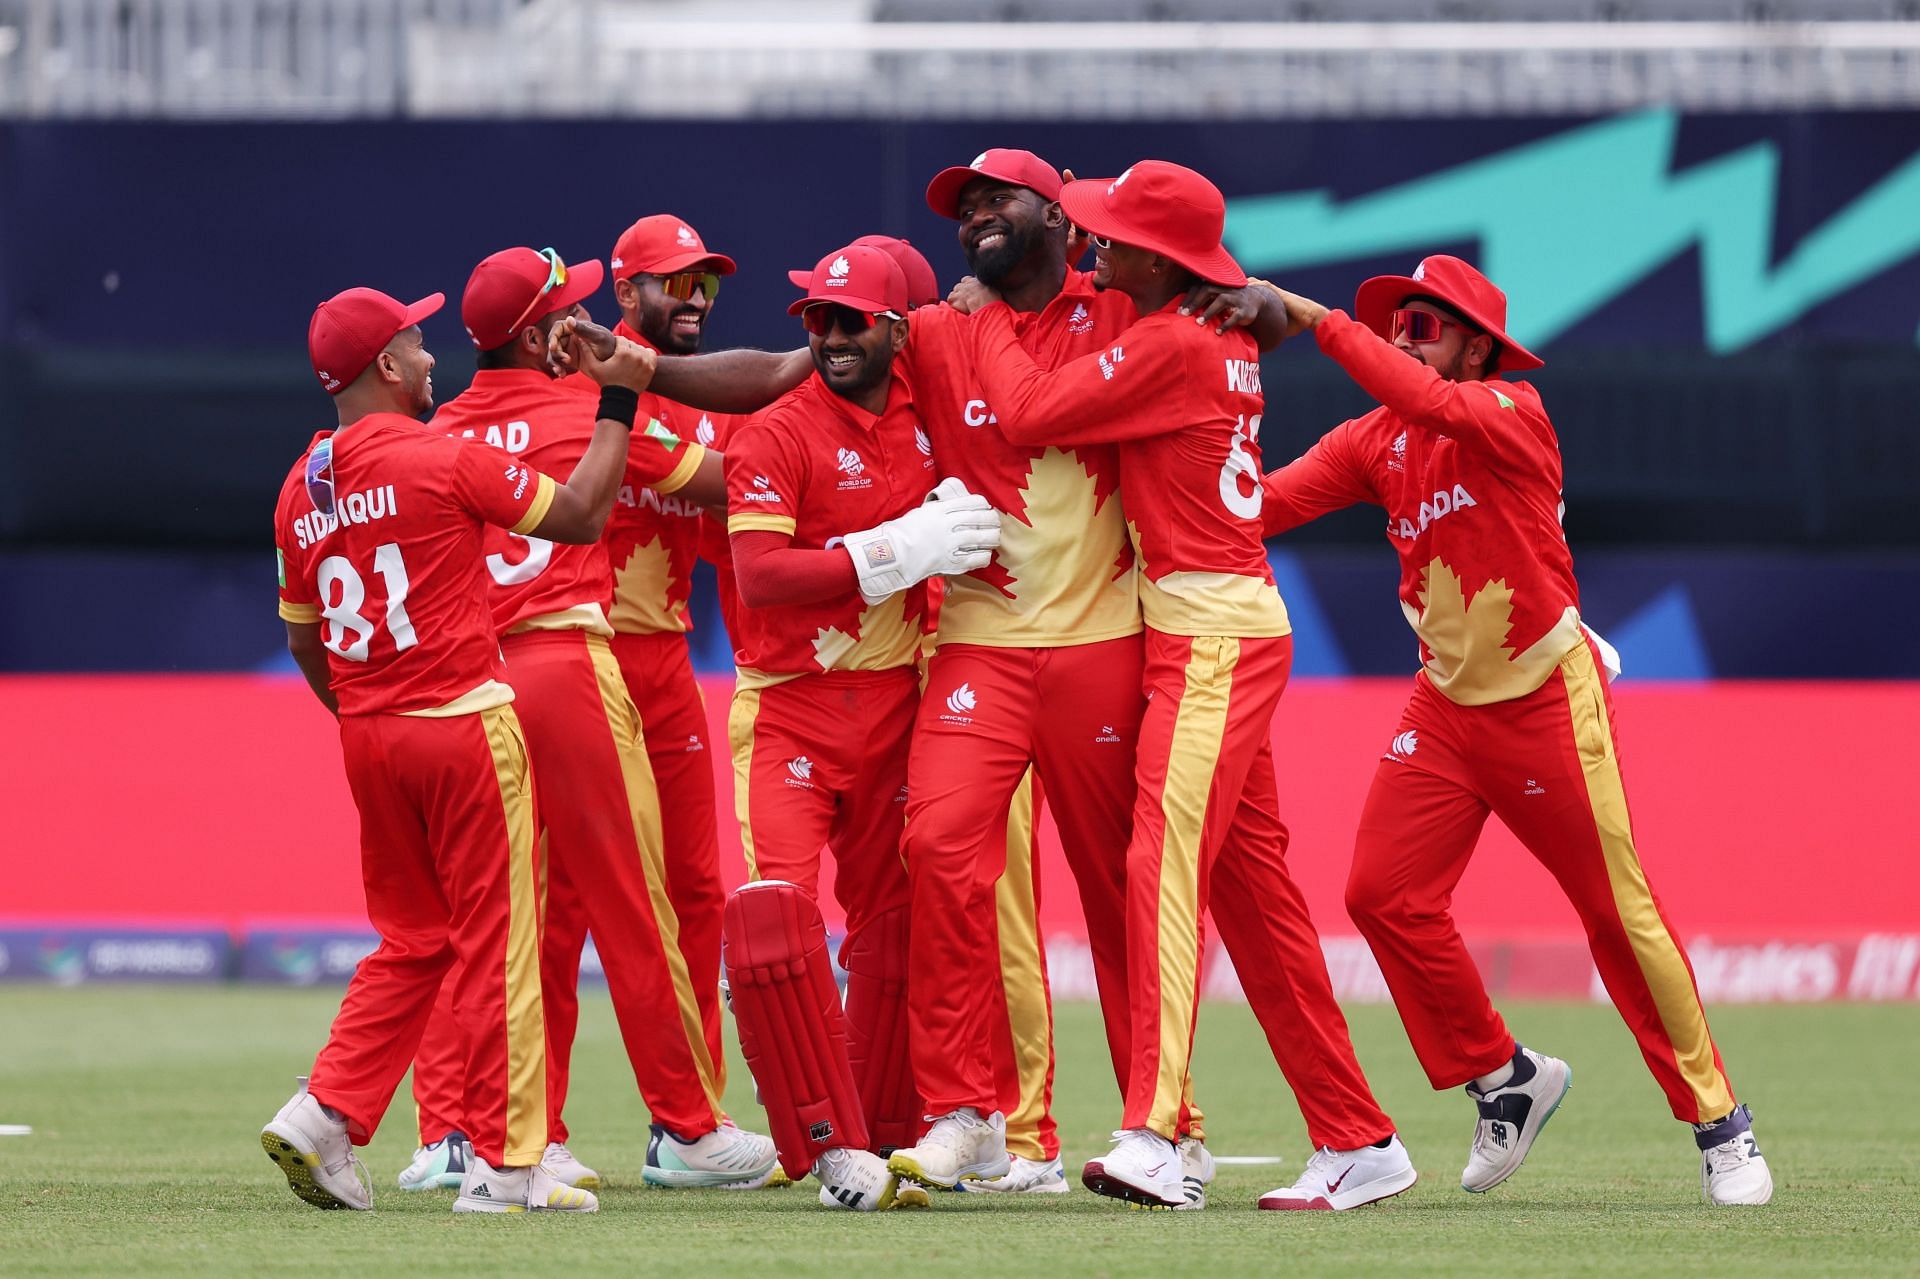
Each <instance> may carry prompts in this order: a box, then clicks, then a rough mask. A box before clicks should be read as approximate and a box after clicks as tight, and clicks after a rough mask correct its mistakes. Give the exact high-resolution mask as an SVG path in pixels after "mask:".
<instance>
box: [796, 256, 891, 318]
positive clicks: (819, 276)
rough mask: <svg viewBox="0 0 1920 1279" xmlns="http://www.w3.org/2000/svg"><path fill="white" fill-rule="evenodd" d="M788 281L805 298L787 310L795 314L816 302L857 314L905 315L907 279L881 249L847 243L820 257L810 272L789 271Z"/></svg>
mask: <svg viewBox="0 0 1920 1279" xmlns="http://www.w3.org/2000/svg"><path fill="white" fill-rule="evenodd" d="M787 278H788V279H789V280H792V281H793V282H794V283H795V284H797V285H799V286H800V287H801V288H803V289H805V290H806V291H807V295H806V296H805V297H803V298H801V299H800V300H799V301H798V302H795V303H794V304H793V305H792V306H790V307H788V308H787V314H788V315H798V314H800V313H801V312H802V311H804V310H806V309H807V308H808V307H810V306H812V305H813V304H814V303H816V302H838V303H839V304H840V305H841V306H850V307H852V308H853V309H854V310H856V311H865V312H866V313H867V314H869V315H878V314H880V313H881V312H882V311H891V312H893V313H894V314H895V315H905V314H906V313H907V276H906V272H904V271H902V270H901V269H900V264H899V263H898V262H895V261H894V260H893V259H892V258H891V257H889V256H888V255H887V253H886V252H885V251H884V250H882V249H876V248H873V247H871V246H869V245H864V244H849V245H848V246H847V247H846V248H844V249H835V250H834V251H833V252H832V253H829V254H827V256H826V257H824V258H821V259H820V262H819V264H818V265H816V266H815V267H814V268H813V270H811V271H789V272H787Z"/></svg>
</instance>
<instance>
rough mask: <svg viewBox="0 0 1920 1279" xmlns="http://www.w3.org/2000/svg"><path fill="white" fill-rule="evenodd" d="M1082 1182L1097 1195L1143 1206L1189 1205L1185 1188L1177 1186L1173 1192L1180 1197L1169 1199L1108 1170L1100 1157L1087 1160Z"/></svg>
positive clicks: (1178, 1206) (1169, 1207)
mask: <svg viewBox="0 0 1920 1279" xmlns="http://www.w3.org/2000/svg"><path fill="white" fill-rule="evenodd" d="M1080 1184H1081V1185H1083V1186H1085V1187H1086V1188H1087V1189H1088V1190H1091V1191H1092V1192H1093V1193H1094V1194H1096V1195H1105V1196H1106V1197H1107V1198H1109V1199H1124V1200H1126V1201H1127V1202H1128V1203H1130V1204H1136V1205H1138V1206H1139V1207H1142V1208H1165V1209H1168V1210H1169V1211H1171V1210H1172V1209H1175V1208H1184V1207H1186V1206H1187V1198H1186V1194H1185V1192H1184V1191H1183V1190H1181V1189H1179V1188H1176V1189H1175V1190H1174V1192H1173V1193H1174V1194H1176V1195H1179V1196H1180V1197H1179V1198H1177V1199H1169V1198H1167V1197H1166V1196H1165V1195H1163V1194H1161V1193H1160V1192H1159V1191H1157V1190H1153V1189H1151V1188H1149V1187H1146V1186H1139V1185H1135V1184H1134V1183H1133V1182H1131V1181H1128V1180H1126V1179H1125V1178H1124V1177H1121V1176H1118V1175H1117V1174H1114V1173H1110V1172H1108V1171H1107V1167H1106V1163H1105V1161H1103V1160H1099V1159H1091V1160H1088V1161H1087V1166H1086V1167H1085V1168H1084V1169H1082V1170H1081V1172H1080Z"/></svg>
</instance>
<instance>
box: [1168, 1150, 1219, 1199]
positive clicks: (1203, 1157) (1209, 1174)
mask: <svg viewBox="0 0 1920 1279" xmlns="http://www.w3.org/2000/svg"><path fill="white" fill-rule="evenodd" d="M1176 1147H1177V1149H1178V1150H1179V1151H1180V1193H1181V1194H1183V1195H1185V1196H1186V1200H1187V1201H1186V1202H1185V1203H1183V1204H1180V1205H1178V1207H1176V1208H1175V1209H1174V1211H1176V1212H1182V1211H1184V1212H1198V1211H1200V1210H1201V1209H1202V1208H1205V1207H1206V1206H1207V1187H1208V1186H1211V1185H1212V1184H1213V1155H1212V1153H1211V1152H1210V1151H1208V1149H1207V1143H1206V1142H1204V1141H1202V1140H1200V1138H1198V1137H1182V1138H1181V1139H1180V1140H1179V1141H1178V1142H1177V1143H1176Z"/></svg>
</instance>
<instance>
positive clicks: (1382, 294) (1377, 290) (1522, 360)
mask: <svg viewBox="0 0 1920 1279" xmlns="http://www.w3.org/2000/svg"><path fill="white" fill-rule="evenodd" d="M1415 296H1419V297H1429V298H1435V299H1438V300H1439V301H1440V302H1443V303H1445V304H1446V306H1447V307H1448V309H1450V310H1453V311H1456V312H1458V313H1459V314H1460V315H1461V316H1462V317H1463V318H1465V319H1466V320H1468V321H1470V322H1471V323H1472V324H1473V326H1474V327H1475V328H1477V329H1479V330H1480V331H1481V332H1483V333H1485V334H1486V335H1487V336H1488V337H1491V338H1492V339H1493V340H1494V341H1495V342H1498V343H1499V344H1500V358H1499V359H1497V360H1495V361H1494V368H1495V369H1496V370H1497V371H1499V372H1501V373H1524V372H1526V371H1527V370H1528V369H1537V368H1540V367H1541V366H1543V365H1544V364H1546V361H1545V360H1543V359H1541V358H1540V357H1539V356H1537V355H1535V354H1534V353H1533V352H1532V351H1529V350H1527V348H1526V347H1524V346H1521V345H1520V344H1519V343H1518V342H1516V341H1514V340H1513V339H1512V338H1510V337H1508V336H1507V334H1506V330H1504V329H1502V328H1500V327H1498V326H1497V325H1494V324H1491V323H1489V322H1488V321H1487V318H1486V317H1485V316H1484V315H1481V314H1480V313H1478V312H1477V311H1475V310H1474V309H1473V308H1472V307H1470V306H1468V305H1466V304H1465V303H1463V302H1459V301H1456V300H1455V299H1453V298H1451V297H1448V296H1447V294H1446V292H1445V291H1444V290H1442V289H1437V288H1435V287H1434V285H1433V281H1431V280H1416V279H1414V278H1413V277H1412V276H1410V275H1376V276H1374V277H1373V278H1372V279H1370V280H1367V281H1365V282H1363V283H1362V284H1361V285H1360V288H1359V290H1358V291H1357V292H1356V293H1355V294H1354V295H1353V318H1354V319H1356V320H1358V321H1360V323H1362V324H1364V325H1366V326H1367V327H1368V328H1370V329H1372V330H1373V331H1374V332H1375V333H1378V334H1379V335H1380V336H1381V337H1383V338H1385V339H1386V340H1387V341H1389V342H1391V341H1392V340H1393V313H1394V312H1395V311H1397V310H1399V309H1400V304H1401V303H1403V302H1405V301H1406V300H1407V299H1408V298H1410V297H1415Z"/></svg>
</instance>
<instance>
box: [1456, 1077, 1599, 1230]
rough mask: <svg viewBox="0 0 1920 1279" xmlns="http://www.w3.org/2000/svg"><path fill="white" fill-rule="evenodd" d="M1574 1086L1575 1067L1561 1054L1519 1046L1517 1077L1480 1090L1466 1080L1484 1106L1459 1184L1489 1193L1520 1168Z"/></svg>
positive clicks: (1476, 1100)
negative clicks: (1573, 1068) (1549, 1054)
mask: <svg viewBox="0 0 1920 1279" xmlns="http://www.w3.org/2000/svg"><path fill="white" fill-rule="evenodd" d="M1572 1087H1573V1070H1572V1068H1571V1067H1569V1066H1568V1065H1567V1063H1566V1062H1564V1061H1561V1060H1560V1059H1559V1058H1558V1057H1549V1056H1547V1055H1546V1054H1544V1053H1537V1052H1535V1051H1533V1050H1532V1049H1531V1048H1522V1047H1518V1046H1516V1047H1515V1049H1514V1054H1513V1077H1512V1078H1511V1079H1509V1080H1507V1082H1506V1083H1504V1084H1501V1085H1500V1086H1499V1087H1498V1088H1490V1089H1488V1090H1487V1091H1486V1092H1481V1091H1480V1089H1478V1088H1476V1087H1475V1086H1474V1085H1472V1084H1468V1085H1467V1096H1469V1097H1471V1098H1473V1101H1474V1104H1475V1105H1476V1106H1478V1107H1479V1108H1480V1119H1479V1122H1478V1123H1476V1124H1475V1125H1474V1129H1473V1148H1472V1149H1471V1150H1470V1151H1468V1152H1467V1166H1466V1168H1465V1169H1464V1170H1462V1172H1461V1173H1460V1188H1461V1189H1462V1190H1465V1191H1467V1192H1469V1193H1471V1194H1476V1195H1479V1194H1485V1193H1486V1192H1487V1191H1489V1190H1492V1189H1493V1188H1494V1187H1495V1186H1497V1185H1499V1184H1500V1183H1501V1182H1503V1181H1505V1180H1506V1179H1507V1178H1509V1177H1511V1176H1513V1174H1514V1173H1516V1172H1518V1171H1520V1164H1521V1162H1522V1161H1524V1160H1525V1159H1526V1157H1527V1151H1529V1150H1531V1149H1533V1139H1534V1138H1535V1137H1538V1136H1539V1135H1540V1130H1541V1129H1542V1128H1544V1127H1546V1126H1547V1120H1549V1119H1551V1118H1553V1112H1554V1111H1556V1110H1558V1109H1559V1108H1560V1103H1561V1102H1563V1101H1565V1100H1566V1098H1567V1090H1568V1089H1570V1088H1572Z"/></svg>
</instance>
